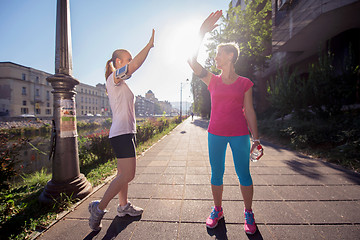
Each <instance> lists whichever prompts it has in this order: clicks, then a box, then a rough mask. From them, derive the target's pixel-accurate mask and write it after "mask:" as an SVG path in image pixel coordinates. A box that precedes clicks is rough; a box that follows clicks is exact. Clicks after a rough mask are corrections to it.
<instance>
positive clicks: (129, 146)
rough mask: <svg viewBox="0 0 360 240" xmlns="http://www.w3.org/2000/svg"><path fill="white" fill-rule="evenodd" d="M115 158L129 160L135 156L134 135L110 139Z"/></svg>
mask: <svg viewBox="0 0 360 240" xmlns="http://www.w3.org/2000/svg"><path fill="white" fill-rule="evenodd" d="M110 143H111V146H112V147H113V149H114V152H115V155H116V158H131V157H135V156H136V135H135V134H134V133H129V134H124V135H119V136H116V137H112V138H110Z"/></svg>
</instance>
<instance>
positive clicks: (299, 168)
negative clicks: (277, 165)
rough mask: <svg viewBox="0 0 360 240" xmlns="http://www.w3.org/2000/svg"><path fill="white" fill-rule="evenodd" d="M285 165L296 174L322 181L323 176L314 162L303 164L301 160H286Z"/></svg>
mask: <svg viewBox="0 0 360 240" xmlns="http://www.w3.org/2000/svg"><path fill="white" fill-rule="evenodd" d="M285 163H286V164H287V165H288V166H289V167H290V168H291V169H292V170H293V171H295V172H298V173H300V174H301V175H304V176H307V177H309V178H313V179H321V178H323V176H322V175H321V174H320V173H319V172H318V171H317V170H316V164H315V163H314V162H301V161H299V160H294V159H293V160H286V161H285Z"/></svg>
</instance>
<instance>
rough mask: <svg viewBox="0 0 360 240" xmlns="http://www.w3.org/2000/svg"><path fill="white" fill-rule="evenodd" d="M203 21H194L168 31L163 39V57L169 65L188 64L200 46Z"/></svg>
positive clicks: (183, 23)
mask: <svg viewBox="0 0 360 240" xmlns="http://www.w3.org/2000/svg"><path fill="white" fill-rule="evenodd" d="M200 25H201V20H197V19H193V20H189V21H186V22H181V23H178V24H177V25H175V26H172V27H171V28H170V29H167V31H166V36H164V38H163V46H162V48H163V51H162V55H163V56H166V59H167V62H168V63H169V64H172V63H176V62H179V61H181V62H186V61H187V59H188V58H189V57H190V56H191V55H192V54H193V53H194V52H195V51H196V48H197V47H198V46H199V38H198V32H199V27H200Z"/></svg>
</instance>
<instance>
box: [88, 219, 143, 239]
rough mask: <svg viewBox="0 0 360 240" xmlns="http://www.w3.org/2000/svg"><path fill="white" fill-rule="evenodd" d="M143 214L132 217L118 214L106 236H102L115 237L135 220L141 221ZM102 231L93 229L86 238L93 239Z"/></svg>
mask: <svg viewBox="0 0 360 240" xmlns="http://www.w3.org/2000/svg"><path fill="white" fill-rule="evenodd" d="M140 219H141V216H137V217H130V216H128V215H126V216H125V217H118V216H116V217H115V218H114V220H113V221H112V222H111V224H110V226H109V228H108V229H107V231H106V234H105V236H104V237H103V238H102V239H103V240H107V239H115V238H116V236H117V235H119V233H121V232H122V231H123V230H124V229H125V228H126V227H127V226H128V225H130V224H131V223H132V222H134V221H140ZM99 232H100V231H93V232H91V233H89V234H88V235H87V236H86V237H85V238H84V240H91V239H93V238H94V237H95V236H96V235H97V234H98V233H99Z"/></svg>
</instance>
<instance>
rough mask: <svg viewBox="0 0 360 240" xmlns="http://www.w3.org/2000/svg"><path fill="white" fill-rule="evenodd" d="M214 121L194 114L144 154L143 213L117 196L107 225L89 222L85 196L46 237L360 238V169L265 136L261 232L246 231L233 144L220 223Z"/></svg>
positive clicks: (258, 197) (136, 196)
mask: <svg viewBox="0 0 360 240" xmlns="http://www.w3.org/2000/svg"><path fill="white" fill-rule="evenodd" d="M207 124H208V122H207V121H204V120H201V119H195V121H194V122H191V121H190V120H189V119H188V120H186V121H185V122H184V123H182V124H181V125H179V126H178V127H177V128H176V129H175V130H173V132H172V133H170V134H169V135H168V136H166V137H165V138H163V139H162V140H161V141H159V142H158V143H157V144H155V145H154V146H153V147H151V148H150V150H148V151H146V152H145V153H144V154H142V156H141V157H140V158H139V159H138V161H137V172H136V176H135V179H134V180H133V181H132V182H131V183H130V184H129V192H128V195H129V200H130V201H131V202H132V203H133V204H135V205H137V206H140V207H142V208H144V213H143V214H142V216H140V217H136V218H134V217H129V216H126V217H123V218H120V217H117V216H116V208H117V204H118V198H117V196H116V197H115V198H114V199H113V200H112V201H111V202H110V203H109V205H108V210H109V212H108V213H106V214H105V217H104V219H103V221H102V223H103V228H102V230H101V231H100V232H91V230H90V228H89V227H88V217H89V213H88V209H87V206H88V204H89V202H90V201H93V200H95V199H100V198H101V197H102V196H103V194H104V192H105V191H106V189H107V187H108V184H109V183H107V184H105V185H104V186H103V187H101V188H100V189H98V190H97V191H96V192H94V193H93V194H92V195H91V196H89V197H88V198H87V199H85V200H84V201H83V202H82V203H81V204H80V205H78V206H77V207H76V208H75V209H74V210H73V211H72V212H70V213H68V214H67V215H66V216H65V217H64V218H62V219H61V220H60V221H58V222H57V223H56V224H55V225H53V226H52V227H51V228H49V229H48V230H47V231H46V232H44V233H43V234H42V235H40V236H39V237H38V239H70V240H71V239H136V240H137V239H140V240H142V239H165V240H167V239H177V240H178V239H201V240H206V239H351V240H353V239H359V236H360V214H359V213H360V175H359V174H357V173H353V172H351V171H349V170H346V169H344V168H342V167H340V166H337V165H334V164H330V163H326V162H324V161H322V160H320V159H313V158H310V157H307V156H304V155H301V154H299V153H297V152H294V151H290V150H288V149H284V148H281V147H279V146H276V145H274V144H272V143H269V142H264V143H263V145H264V150H265V155H264V157H263V158H262V159H261V160H260V161H259V162H256V163H251V164H250V168H251V173H252V178H253V182H254V190H255V192H254V201H253V209H254V212H255V219H256V222H257V224H258V229H259V230H258V231H257V232H256V234H255V235H253V236H250V235H246V234H245V233H244V232H243V221H244V219H243V198H242V196H241V191H240V187H239V182H238V178H237V175H236V173H235V169H234V164H233V161H232V154H231V150H230V148H228V150H227V152H226V161H225V164H226V169H225V175H224V193H223V204H222V205H223V208H224V214H225V217H224V219H223V220H221V221H220V223H219V225H218V226H217V227H216V228H215V229H212V230H210V229H207V228H206V226H205V219H206V218H207V216H208V215H209V213H210V211H211V207H212V205H213V200H212V193H211V185H210V178H211V168H210V164H209V160H208V152H207V131H206V128H207Z"/></svg>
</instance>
